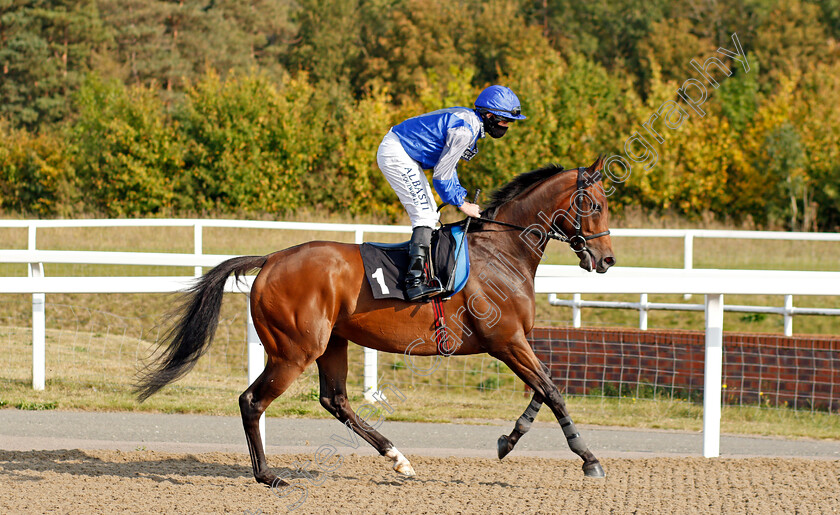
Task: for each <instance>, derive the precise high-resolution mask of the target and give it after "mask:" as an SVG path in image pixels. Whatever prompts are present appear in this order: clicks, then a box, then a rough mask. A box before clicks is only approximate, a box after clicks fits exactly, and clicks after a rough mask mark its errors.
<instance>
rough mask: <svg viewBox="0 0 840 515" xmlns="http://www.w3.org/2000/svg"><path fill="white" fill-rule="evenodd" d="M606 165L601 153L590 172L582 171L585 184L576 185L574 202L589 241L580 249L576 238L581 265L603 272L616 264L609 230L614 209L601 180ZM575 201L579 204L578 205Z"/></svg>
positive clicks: (583, 233)
mask: <svg viewBox="0 0 840 515" xmlns="http://www.w3.org/2000/svg"><path fill="white" fill-rule="evenodd" d="M603 167H604V156H600V157H598V159H596V160H595V162H594V163H592V164H591V165H590V166H589V168H587V169H586V172H584V173H582V174H581V175H582V176H583V177H582V181H581V182H582V184H579V185H578V187H577V188H576V191H577V192H581V191H582V192H583V193H576V194H575V195H574V196H573V200H572V204H573V208H574V209H575V210H576V212H579V213H580V214H581V216H580V233H581V235H582V237H583V238H584V241H585V242H586V245H585V246H584V248H583V249H581V250H580V251H577V249H576V248H575V246H574V242H572V244H573V246H572V250H575V251H576V252H575V253H576V254H577V256H578V257H579V258H580V267H581V268H583V269H584V270H587V271H589V272H591V271H592V270H593V269H594V270H595V271H596V272H598V273H599V274H603V273H604V272H606V271H607V269H609V268H610V267H611V266H613V265H614V264H615V255H614V254H613V249H612V240H611V239H610V234H609V221H610V209H609V204H608V202H607V195H606V193H605V192H604V186H603V183H602V182H601V169H603ZM581 188H583V189H581ZM574 204H578V207H576V208H575V206H574Z"/></svg>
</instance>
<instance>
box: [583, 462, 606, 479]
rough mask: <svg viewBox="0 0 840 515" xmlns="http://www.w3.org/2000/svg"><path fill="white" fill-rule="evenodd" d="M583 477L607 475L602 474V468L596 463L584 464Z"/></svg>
mask: <svg viewBox="0 0 840 515" xmlns="http://www.w3.org/2000/svg"><path fill="white" fill-rule="evenodd" d="M583 475H584V476H586V477H607V473H606V472H604V467H602V466H601V464H600V463H598V462H597V461H596V462H594V463H584V464H583Z"/></svg>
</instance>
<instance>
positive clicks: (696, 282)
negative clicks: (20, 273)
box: [0, 220, 840, 457]
mask: <svg viewBox="0 0 840 515" xmlns="http://www.w3.org/2000/svg"><path fill="white" fill-rule="evenodd" d="M118 226H120V227H125V226H134V227H141V226H142V227H149V226H167V227H194V235H195V252H194V253H193V254H169V253H132V252H76V251H46V250H37V245H36V243H37V229H38V228H39V227H40V228H43V227H118ZM0 227H21V228H28V231H29V244H28V247H29V249H28V250H0V263H26V264H27V265H28V267H29V274H28V277H7V278H4V279H3V281H2V283H0V293H29V294H32V295H33V301H32V323H33V331H32V338H33V342H32V343H33V345H32V385H33V388H35V389H39V390H40V389H43V388H44V386H45V375H46V373H45V355H46V344H45V311H44V302H45V300H44V299H45V297H44V295H45V294H46V293H169V292H176V291H179V290H182V289H184V288H185V287H187V286H188V285H189V284H190V282H191V281H192V279H193V277H185V276H180V277H44V274H43V264H44V263H80V264H103V265H106V264H107V265H159V266H194V267H195V275H200V274H201V269H202V267H212V266H215V265H217V264H218V263H220V262H221V261H224V260H225V259H227V258H229V257H232V256H226V255H205V254H203V253H202V250H201V249H202V228H203V227H237V228H258V229H287V230H288V229H293V230H306V231H334V232H335V231H346V232H353V233H355V240H356V242H357V243H361V242H362V241H364V233H365V232H372V233H386V232H387V233H405V234H409V233H410V232H411V229H410V227H406V226H381V225H350V224H324V223H298V222H242V221H234V220H54V221H0ZM613 236H615V237H621V236H631V237H661V236H665V237H683V238H685V241H686V245H685V248H686V260H685V265H686V266H685V268H683V269H662V268H630V267H626V268H621V267H618V268H614V269H612V270H611V271H610V273H609V274H606V275H598V274H591V273H587V272H584V271H583V270H581V269H580V268H578V267H576V266H557V265H541V266H540V267H539V268H538V269H537V277H536V281H535V293H549V294H556V293H576V294H580V293H596V294H598V293H600V294H604V293H640V292H644V293H643V294H651V293H652V294H675V293H676V294H679V293H682V294H703V295H705V296H706V301H705V306H704V309H705V312H706V359H705V372H704V395H703V398H704V401H703V433H704V438H703V455H704V456H706V457H714V456H719V455H720V415H721V383H722V367H723V310H724V303H723V296H724V295H725V294H747V295H749V294H758V295H838V294H840V292H838V288H837V285H838V284H840V272H791V271H755V270H713V269H692V268H691V258H690V256H691V248H692V241H693V238H694V237H715V238H727V237H732V238H735V237H738V238H763V239H799V240H802V239H807V240H822V241H840V235H834V234H831V235H828V234H812V233H763V232H755V231H688V230H686V231H675V230H642V229H614V230H613ZM251 281H252V278H247V277H246V278H245V281H244V284H238V285H237V284H234V282H233V280H232V279H229V280H228V283H227V291H231V292H233V291H242V292H245V293H247V291H248V289H249V288H250V285H251ZM248 322H249V323H248V332H247V342H248V380H249V381H253V380H255V379H256V377H257V376H258V375H259V374H260V372H261V371H262V369H263V366H264V353H263V350H262V347H261V345H260V343H259V339H258V338H257V336H256V333H255V331H254V328H253V324H252V323H251V317H250V313H249V314H248ZM365 351H366V352H365V374H364V377H365V383H364V386H365V391H366V393H367V394H370V393H372V392H374V391H376V369H377V364H376V352H375V351H371V350H369V349H365ZM264 423H265V420H264V418H263V419H262V420H261V422H260V425H261V432H262V435H263V444H264V443H265V426H264Z"/></svg>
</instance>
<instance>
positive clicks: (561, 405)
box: [490, 337, 605, 477]
mask: <svg viewBox="0 0 840 515" xmlns="http://www.w3.org/2000/svg"><path fill="white" fill-rule="evenodd" d="M490 354H491V355H492V356H493V357H495V358H497V359H500V360H502V361H503V362H504V363H505V364H506V365H507V366H509V367H510V369H511V370H513V372H514V373H515V374H516V375H517V376H519V378H520V379H522V380H523V381H525V384H527V385H528V386H530V387H531V388H532V389H533V390H534V392H535V393H538V394H540V395H541V396H542V397H543V400H544V401H545V403H546V404H548V406H549V407H550V408H551V411H553V412H554V416H555V417H557V422H559V423H560V427H562V428H563V434H564V435H565V436H566V441H567V442H568V444H569V448H570V449H571V450H572V452H574V453H575V454H577V455H578V456H580V457H581V459H583V473H584V474H585V475H586V476H588V477H604V476H605V474H604V469H603V467H601V463H600V462H599V461H598V458H596V457H595V455H594V454H592V451H590V450H589V447H587V446H586V443H585V442H584V441H583V438H582V437H581V436H580V433H578V431H577V428H576V427H575V424H574V422H572V419H571V417H569V411H568V410H567V409H566V403H565V402H564V401H563V396H562V395H560V391H559V390H557V387H556V386H554V383H553V382H552V381H551V378H550V377H549V376H548V374H547V373H546V372H545V370H544V369H543V367H542V363H540V360H539V359H537V357H536V356H535V355H534V351H533V350H531V347H530V346H529V345H528V341H527V340H525V338H524V337H523V338H522V341H518V342H511V343H510V344H509V345H507V346H505V347H503V348H501V349H499V350H498V351H493V352H491V353H490Z"/></svg>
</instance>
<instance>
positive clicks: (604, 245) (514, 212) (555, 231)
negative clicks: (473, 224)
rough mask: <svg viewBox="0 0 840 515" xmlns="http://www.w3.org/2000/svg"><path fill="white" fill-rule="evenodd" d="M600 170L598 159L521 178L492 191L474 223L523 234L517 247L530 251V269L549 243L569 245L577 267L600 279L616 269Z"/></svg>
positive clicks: (601, 163) (601, 161)
mask: <svg viewBox="0 0 840 515" xmlns="http://www.w3.org/2000/svg"><path fill="white" fill-rule="evenodd" d="M603 167H604V158H603V157H598V159H596V160H595V162H594V163H592V165H590V166H589V167H588V168H580V169H570V170H564V169H563V168H562V167H560V166H555V165H552V166H547V167H545V168H541V169H539V170H534V171H532V172H527V173H523V174H521V175H519V176H517V177H516V178H514V179H513V180H512V181H510V182H509V183H508V184H506V185H504V186H502V187H501V188H499V189H498V190H496V191H494V192H493V198H492V200H491V202H490V204H489V205H488V206H487V208H486V209H485V210H484V211H483V212H482V220H480V221H479V222H478V223H484V224H487V222H488V220H494V221H495V222H496V223H500V224H502V225H511V226H513V227H518V228H519V229H522V232H521V233H520V234H519V240H521V241H519V243H521V242H525V244H526V246H527V247H528V248H529V249H530V250H531V251H532V252H533V254H532V255H533V256H534V257H535V258H536V260H535V261H534V263H533V265H534V267H535V268H536V266H537V265H538V264H539V260H540V259H541V258H542V255H543V252H544V251H545V246H546V244H547V243H548V241H549V239H550V238H554V239H558V240H562V241H565V242H567V243H568V244H569V246H570V247H571V248H572V251H573V252H575V254H577V256H578V257H579V258H580V267H581V268H583V269H584V270H587V271H589V272H591V271H593V270H595V271H596V272H598V273H601V274H602V273H604V272H606V271H607V269H608V268H609V267H611V266H613V265H614V264H615V256H614V255H613V251H612V241H611V240H610V231H609V228H608V227H609V208H608V205H607V196H606V194H605V192H604V187H603V185H602V184H601V169H602V168H603ZM573 172H574V173H573ZM535 218H536V220H535ZM523 225H527V227H523Z"/></svg>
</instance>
